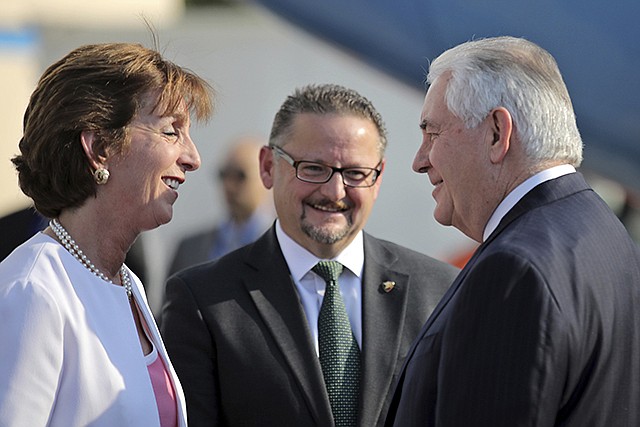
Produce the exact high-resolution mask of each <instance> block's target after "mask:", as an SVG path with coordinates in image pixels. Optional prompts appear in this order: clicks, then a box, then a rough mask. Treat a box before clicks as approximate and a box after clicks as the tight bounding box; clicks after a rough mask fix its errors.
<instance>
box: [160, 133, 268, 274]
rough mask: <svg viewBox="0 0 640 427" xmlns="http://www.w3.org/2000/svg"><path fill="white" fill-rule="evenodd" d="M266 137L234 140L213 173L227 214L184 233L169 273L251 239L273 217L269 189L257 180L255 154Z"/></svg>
mask: <svg viewBox="0 0 640 427" xmlns="http://www.w3.org/2000/svg"><path fill="white" fill-rule="evenodd" d="M265 143H266V141H263V140H262V139H260V138H258V137H254V136H243V137H239V138H237V139H236V140H234V141H233V143H232V145H231V148H230V149H229V151H228V153H227V155H226V157H225V159H224V161H223V162H222V164H221V166H220V167H219V169H218V172H217V174H216V177H217V179H218V181H219V183H220V185H221V187H222V192H223V195H224V203H225V207H226V211H227V218H226V219H225V220H224V222H222V223H221V224H219V225H217V226H215V227H212V228H209V229H207V230H203V231H200V232H198V233H196V234H193V235H191V236H189V237H186V238H185V239H184V240H182V241H181V242H180V244H179V245H178V249H177V250H176V253H175V256H174V258H173V261H172V263H171V266H170V268H169V275H171V274H173V273H175V272H177V271H179V270H182V269H183V268H185V267H189V266H191V265H194V264H199V263H201V262H205V261H209V260H213V259H217V258H220V257H221V256H222V255H225V254H226V253H228V252H230V251H232V250H234V249H237V248H239V247H241V246H244V245H246V244H248V243H251V242H253V241H254V240H255V239H257V238H258V237H259V236H260V235H261V234H262V233H263V232H264V231H265V230H266V229H267V228H268V227H269V226H270V225H271V223H272V222H273V221H274V219H275V213H274V210H273V207H272V201H271V198H270V197H268V196H269V191H268V190H267V189H266V188H264V186H263V185H262V181H261V180H260V174H259V165H258V156H259V153H260V147H262V146H263V145H265Z"/></svg>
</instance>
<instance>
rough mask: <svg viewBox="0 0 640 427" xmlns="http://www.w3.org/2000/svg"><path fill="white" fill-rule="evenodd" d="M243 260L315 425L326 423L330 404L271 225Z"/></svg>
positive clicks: (249, 285) (259, 307) (255, 299)
mask: <svg viewBox="0 0 640 427" xmlns="http://www.w3.org/2000/svg"><path fill="white" fill-rule="evenodd" d="M266 254H268V255H267V256H265V255H266ZM245 261H246V262H247V263H248V264H250V265H251V266H252V267H253V268H252V269H251V271H250V273H249V274H247V276H246V278H245V286H246V289H247V292H249V295H250V296H251V298H252V300H253V302H254V303H255V305H256V308H257V310H258V312H259V313H260V315H261V317H262V319H263V321H264V323H265V325H266V326H267V328H268V329H269V331H270V332H271V336H272V338H273V340H274V341H275V342H276V344H277V346H278V348H279V349H280V351H281V353H282V356H283V357H284V359H285V360H286V361H287V363H288V365H289V367H290V369H291V371H292V372H293V374H294V376H295V377H296V379H297V380H298V383H299V385H300V389H301V390H302V391H303V394H304V397H305V400H306V402H307V406H308V407H309V409H310V412H311V413H312V414H313V417H314V418H315V419H316V421H317V423H318V425H328V424H330V423H331V422H332V421H331V420H332V418H331V406H330V404H329V400H328V398H327V397H326V393H325V389H324V380H323V378H322V370H321V368H320V363H319V361H318V357H317V355H316V353H315V350H314V348H315V347H314V345H313V343H312V339H311V333H310V332H309V328H308V325H307V319H306V316H305V314H304V310H303V309H302V305H301V304H300V300H299V297H298V294H297V292H296V290H295V285H294V284H293V282H292V280H291V277H290V274H289V269H288V267H287V264H286V261H285V260H284V257H283V256H282V252H281V251H280V246H279V245H278V242H277V239H276V236H275V230H274V229H273V227H272V228H271V229H270V230H269V231H267V233H265V234H264V235H263V237H261V238H260V239H259V240H258V241H257V242H256V243H255V244H254V245H253V246H252V247H251V249H250V250H249V251H248V253H247V256H246V258H245ZM292 308H293V309H292ZM303 343H306V345H305V344H303Z"/></svg>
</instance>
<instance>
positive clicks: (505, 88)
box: [427, 37, 582, 167]
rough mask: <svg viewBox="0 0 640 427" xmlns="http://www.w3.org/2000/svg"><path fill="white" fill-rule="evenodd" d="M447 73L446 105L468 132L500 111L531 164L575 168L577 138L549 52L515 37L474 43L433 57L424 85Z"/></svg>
mask: <svg viewBox="0 0 640 427" xmlns="http://www.w3.org/2000/svg"><path fill="white" fill-rule="evenodd" d="M448 72H450V73H451V78H450V80H449V82H448V85H447V88H446V91H445V102H446V104H447V107H448V108H449V111H451V113H453V114H454V115H455V116H457V117H458V118H460V119H461V120H462V121H463V122H464V123H465V125H466V127H467V128H474V127H476V126H477V125H478V124H479V123H480V122H481V121H482V120H483V119H484V118H486V117H487V115H488V114H489V113H490V112H491V111H492V110H493V109H494V108H497V107H504V108H506V109H507V110H508V111H509V113H510V114H511V116H512V118H513V123H514V128H515V132H516V135H517V137H518V139H519V140H520V141H521V142H522V144H523V146H524V149H525V153H526V155H527V156H528V157H529V160H530V161H531V162H532V163H533V164H539V163H542V162H545V161H563V162H567V163H569V164H571V165H573V166H576V167H577V166H579V165H580V163H581V162H582V138H581V137H580V133H579V131H578V127H577V125H576V118H575V113H574V111H573V106H572V104H571V99H570V97H569V92H568V90H567V88H566V86H565V84H564V80H563V79H562V75H561V74H560V70H559V69H558V65H557V63H556V61H555V59H554V58H553V57H552V56H551V54H550V53H549V52H547V51H546V50H544V49H542V48H541V47H540V46H538V45H536V44H534V43H532V42H530V41H527V40H525V39H522V38H516V37H494V38H486V39H479V40H473V41H469V42H466V43H463V44H461V45H458V46H456V47H454V48H452V49H449V50H447V51H446V52H444V53H443V54H441V55H440V56H439V57H438V58H436V59H435V60H434V61H433V62H432V64H431V65H430V67H429V73H428V75H427V83H429V84H433V83H434V82H435V81H436V80H437V79H438V78H439V77H440V76H442V75H443V74H445V73H448Z"/></svg>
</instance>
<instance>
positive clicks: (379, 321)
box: [359, 234, 409, 426]
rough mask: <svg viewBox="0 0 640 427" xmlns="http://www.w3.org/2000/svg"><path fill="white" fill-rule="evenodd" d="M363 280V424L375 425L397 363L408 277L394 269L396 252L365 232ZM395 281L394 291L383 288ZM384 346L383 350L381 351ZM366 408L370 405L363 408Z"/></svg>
mask: <svg viewBox="0 0 640 427" xmlns="http://www.w3.org/2000/svg"><path fill="white" fill-rule="evenodd" d="M364 244H365V251H364V252H365V264H364V275H363V282H362V306H363V307H362V329H363V331H362V332H363V333H362V337H363V343H362V347H363V349H362V354H363V373H362V374H363V376H362V378H363V382H362V385H361V406H360V422H359V424H360V425H366V426H370V425H376V424H377V423H378V418H379V416H380V411H381V410H382V406H383V404H384V401H385V398H386V390H389V387H390V386H391V381H392V376H391V375H389V372H394V371H395V369H396V364H397V363H398V357H399V355H398V352H399V351H400V344H401V338H402V330H403V327H404V320H405V312H406V310H405V308H404V306H405V305H406V301H407V295H408V290H407V287H408V286H409V277H408V276H407V275H406V274H404V273H399V272H397V271H394V270H393V268H392V265H393V264H394V262H395V260H396V259H397V257H396V255H395V254H392V253H391V252H389V251H388V250H387V249H386V248H384V247H382V246H381V245H380V244H379V243H378V242H377V241H376V240H375V239H373V238H372V237H371V236H369V235H367V234H365V239H364ZM386 281H391V282H395V284H396V285H395V287H394V289H393V291H392V292H388V293H387V292H384V291H382V290H381V285H382V283H383V282H386ZM380 349H384V351H380ZM363 408H367V411H364V410H363Z"/></svg>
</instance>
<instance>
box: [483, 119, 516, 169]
mask: <svg viewBox="0 0 640 427" xmlns="http://www.w3.org/2000/svg"><path fill="white" fill-rule="evenodd" d="M489 119H490V120H491V122H490V126H491V132H492V141H491V147H490V148H489V157H490V159H491V162H492V163H500V162H502V161H503V160H504V157H505V156H506V155H507V152H508V151H509V148H510V146H511V135H512V132H513V121H512V120H511V113H509V110H507V109H506V108H504V107H498V108H495V109H494V110H493V111H491V113H490V115H489Z"/></svg>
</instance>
